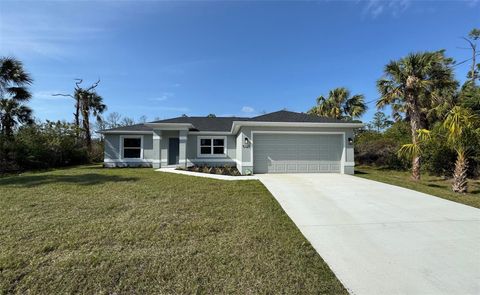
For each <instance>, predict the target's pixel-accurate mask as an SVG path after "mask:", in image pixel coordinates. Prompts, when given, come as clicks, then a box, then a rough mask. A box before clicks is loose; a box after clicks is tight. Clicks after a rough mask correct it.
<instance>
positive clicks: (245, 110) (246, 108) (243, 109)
mask: <svg viewBox="0 0 480 295" xmlns="http://www.w3.org/2000/svg"><path fill="white" fill-rule="evenodd" d="M242 112H244V113H253V112H255V109H254V108H252V107H249V106H244V107H242Z"/></svg>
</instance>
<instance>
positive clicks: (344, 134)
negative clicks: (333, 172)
mask: <svg viewBox="0 0 480 295" xmlns="http://www.w3.org/2000/svg"><path fill="white" fill-rule="evenodd" d="M255 133H261V134H262V133H263V134H307V135H316V134H318V135H321V134H338V135H342V144H343V148H342V158H341V159H340V173H342V174H344V173H345V167H344V166H345V158H346V157H347V145H346V142H345V137H346V132H344V131H331V132H330V131H325V132H322V131H262V130H260V131H252V136H251V137H252V138H250V141H251V147H250V162H249V163H248V164H251V165H250V166H252V167H253V164H254V163H253V162H254V161H253V149H254V145H255V140H254V137H255ZM243 165H244V166H247V165H246V164H243Z"/></svg>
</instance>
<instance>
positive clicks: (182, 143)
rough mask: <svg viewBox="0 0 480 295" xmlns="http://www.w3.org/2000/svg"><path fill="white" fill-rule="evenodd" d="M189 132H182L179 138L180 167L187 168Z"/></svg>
mask: <svg viewBox="0 0 480 295" xmlns="http://www.w3.org/2000/svg"><path fill="white" fill-rule="evenodd" d="M187 134H188V131H187V130H180V131H179V133H178V135H179V136H178V137H179V149H178V154H179V155H178V163H179V166H182V167H187Z"/></svg>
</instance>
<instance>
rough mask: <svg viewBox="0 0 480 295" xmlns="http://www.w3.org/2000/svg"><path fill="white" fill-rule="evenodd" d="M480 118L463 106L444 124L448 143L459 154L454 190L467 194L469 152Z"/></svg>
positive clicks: (448, 117) (452, 111) (456, 163)
mask: <svg viewBox="0 0 480 295" xmlns="http://www.w3.org/2000/svg"><path fill="white" fill-rule="evenodd" d="M479 122H480V118H479V117H478V116H477V115H476V114H475V113H474V112H473V111H472V110H470V109H468V108H463V107H461V106H456V107H454V108H453V109H452V110H451V111H450V112H449V113H448V115H447V117H446V119H445V121H444V122H443V127H444V128H445V130H446V131H447V141H448V143H449V144H450V146H452V147H453V149H454V150H455V152H456V153H457V160H456V161H455V170H454V173H453V183H452V190H453V191H454V192H457V193H466V192H467V188H468V182H467V170H468V157H467V156H468V152H469V151H470V149H471V148H472V146H471V145H472V144H475V143H474V140H472V138H473V136H474V132H475V128H478V125H479Z"/></svg>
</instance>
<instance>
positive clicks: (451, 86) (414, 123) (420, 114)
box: [377, 51, 457, 180]
mask: <svg viewBox="0 0 480 295" xmlns="http://www.w3.org/2000/svg"><path fill="white" fill-rule="evenodd" d="M452 63H453V60H452V59H450V58H447V57H445V55H444V52H443V51H435V52H422V53H411V54H409V55H408V56H406V57H405V58H402V59H400V60H398V61H391V62H390V63H388V64H387V65H386V66H385V69H384V74H385V77H383V78H381V79H379V80H378V81H377V88H378V91H379V92H380V95H381V97H380V99H379V100H378V101H377V107H378V108H379V109H381V108H383V107H385V106H386V105H391V106H392V108H393V109H394V113H396V114H397V116H398V113H400V112H403V113H404V114H405V117H406V119H407V120H408V121H409V122H410V128H411V133H412V144H413V145H416V144H417V142H418V130H420V129H424V128H426V127H428V126H425V125H426V117H427V113H428V112H429V111H431V110H432V109H434V108H435V106H438V105H442V104H443V103H444V102H445V101H446V100H447V99H449V97H451V96H452V95H453V93H454V91H455V89H456V87H457V82H456V81H455V80H454V78H453V72H452V69H451V67H450V65H451V64H452ZM397 116H395V114H394V117H397ZM420 160H421V155H420V154H416V155H415V156H414V157H413V158H412V178H413V179H414V180H419V179H420V165H421V163H420Z"/></svg>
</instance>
